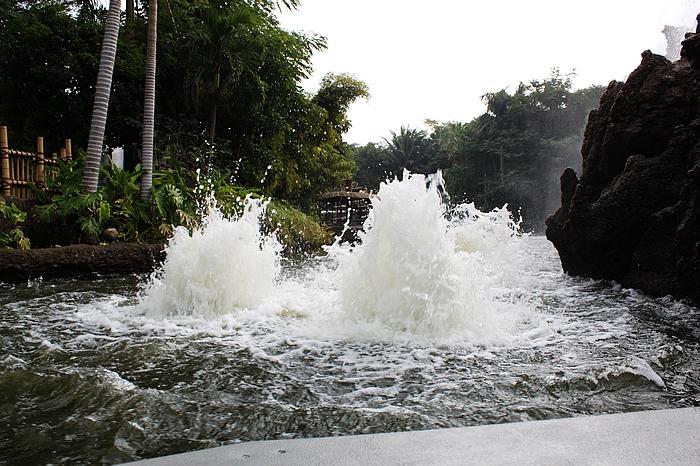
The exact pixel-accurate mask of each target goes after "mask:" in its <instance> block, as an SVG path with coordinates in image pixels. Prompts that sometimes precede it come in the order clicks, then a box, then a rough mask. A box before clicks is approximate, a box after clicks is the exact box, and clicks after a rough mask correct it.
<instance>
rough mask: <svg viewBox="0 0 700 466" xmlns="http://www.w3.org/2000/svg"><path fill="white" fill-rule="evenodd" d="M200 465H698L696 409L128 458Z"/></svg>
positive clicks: (160, 465)
mask: <svg viewBox="0 0 700 466" xmlns="http://www.w3.org/2000/svg"><path fill="white" fill-rule="evenodd" d="M131 464H135V465H140V466H141V465H142V466H164V465H168V466H200V465H239V464H240V465H247V466H258V465H266V466H267V465H271V466H274V465H309V466H312V465H324V466H326V465H382V466H389V465H477V464H478V465H488V464H496V465H501V464H506V465H510V464H513V465H635V466H638V465H662V464H666V465H694V466H698V465H700V408H683V409H672V410H671V409H669V410H661V411H642V412H636V413H624V414H608V415H602V416H585V417H574V418H567V419H554V420H547V421H531V422H520V423H512V424H497V425H488V426H475V427H463V428H455V429H438V430H424V431H415V432H399V433H387V434H371V435H355V436H347V437H327V438H312V439H295V440H269V441H261V442H249V443H240V444H235V445H227V446H223V447H218V448H211V449H208V450H200V451H195V452H190V453H183V454H180V455H173V456H167V457H163V458H156V459H151V460H144V461H138V462H135V463H131Z"/></svg>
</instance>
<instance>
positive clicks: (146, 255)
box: [0, 243, 165, 283]
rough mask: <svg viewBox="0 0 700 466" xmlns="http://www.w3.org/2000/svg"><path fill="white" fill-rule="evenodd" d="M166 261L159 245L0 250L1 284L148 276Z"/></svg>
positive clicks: (74, 246) (162, 249) (76, 246)
mask: <svg viewBox="0 0 700 466" xmlns="http://www.w3.org/2000/svg"><path fill="white" fill-rule="evenodd" d="M163 260H165V250H164V246H163V245H160V244H123V243H120V244H111V245H109V246H88V245H85V244H82V245H80V244H79V245H73V246H65V247H62V248H46V249H31V250H28V251H21V250H15V249H0V282H5V283H22V282H26V281H27V280H30V279H36V278H40V277H42V278H44V279H52V278H94V277H96V276H103V275H128V274H132V273H147V272H150V271H151V270H153V269H154V267H156V266H157V265H158V264H160V263H162V262H163Z"/></svg>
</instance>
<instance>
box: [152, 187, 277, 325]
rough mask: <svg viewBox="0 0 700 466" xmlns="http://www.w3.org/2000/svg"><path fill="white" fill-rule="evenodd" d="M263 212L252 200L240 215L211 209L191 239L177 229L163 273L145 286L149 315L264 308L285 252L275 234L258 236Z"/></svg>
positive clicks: (212, 313)
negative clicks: (280, 253) (225, 215)
mask: <svg viewBox="0 0 700 466" xmlns="http://www.w3.org/2000/svg"><path fill="white" fill-rule="evenodd" d="M265 208H266V204H265V203H264V202H261V201H259V200H254V199H251V198H248V199H246V203H245V208H244V210H243V213H242V215H240V217H237V218H233V219H228V218H225V217H224V216H223V215H222V214H221V212H220V211H219V210H218V209H216V208H215V207H212V208H211V209H210V211H209V215H208V216H207V217H206V219H205V221H204V223H203V227H202V229H200V230H196V231H194V232H193V233H192V234H191V235H190V234H189V233H188V231H187V230H186V229H184V228H182V227H178V228H177V229H176V230H175V235H174V237H173V238H172V240H171V241H170V243H169V245H168V246H167V260H166V262H165V264H164V267H163V270H162V271H161V272H160V273H158V274H156V275H155V276H154V277H152V280H151V282H150V283H149V284H148V285H147V286H146V289H145V291H146V292H145V299H144V302H143V305H144V307H145V308H146V309H147V310H148V312H149V313H151V314H152V315H163V316H172V315H201V316H205V317H213V316H218V315H220V314H224V313H230V312H235V311H236V310H239V309H243V308H255V307H257V306H260V305H261V304H262V303H263V301H264V300H265V299H266V298H268V297H270V296H271V295H272V294H273V291H274V281H275V278H276V277H277V275H278V273H279V252H280V250H281V247H280V245H279V243H278V242H277V240H276V239H275V238H274V236H264V235H262V233H261V232H260V227H259V223H258V222H259V217H260V216H261V215H262V214H263V212H264V210H265Z"/></svg>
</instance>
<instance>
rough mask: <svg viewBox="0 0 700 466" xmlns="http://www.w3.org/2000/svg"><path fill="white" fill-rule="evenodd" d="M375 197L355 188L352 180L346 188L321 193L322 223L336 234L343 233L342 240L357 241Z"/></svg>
mask: <svg viewBox="0 0 700 466" xmlns="http://www.w3.org/2000/svg"><path fill="white" fill-rule="evenodd" d="M373 197H375V195H374V194H370V193H368V192H367V191H363V190H360V189H353V188H352V183H350V182H348V183H346V187H345V189H339V190H336V191H330V192H327V193H324V194H321V195H319V196H318V197H317V200H318V208H319V212H320V218H321V223H323V224H325V225H326V226H327V227H328V228H330V229H331V230H333V232H334V233H335V234H336V236H339V235H342V238H341V241H348V242H355V241H357V239H358V237H357V233H358V231H360V230H362V226H363V225H364V223H365V220H367V217H368V216H369V211H370V209H371V206H372V204H371V199H372V198H373Z"/></svg>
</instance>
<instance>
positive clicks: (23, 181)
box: [0, 126, 73, 199]
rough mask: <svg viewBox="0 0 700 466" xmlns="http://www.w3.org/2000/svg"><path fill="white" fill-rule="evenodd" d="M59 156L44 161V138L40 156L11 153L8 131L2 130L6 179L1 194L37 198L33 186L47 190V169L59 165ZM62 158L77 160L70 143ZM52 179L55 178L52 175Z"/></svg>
mask: <svg viewBox="0 0 700 466" xmlns="http://www.w3.org/2000/svg"><path fill="white" fill-rule="evenodd" d="M57 157H58V155H57V154H56V153H54V154H53V155H52V157H50V158H46V157H44V138H42V137H41V136H40V137H38V138H36V152H22V151H19V150H15V149H10V148H9V144H8V141H7V127H6V126H0V168H1V173H2V179H1V184H0V187H1V189H0V194H2V195H4V196H8V195H9V196H17V197H19V198H22V199H24V198H28V197H33V196H34V191H32V188H31V187H30V185H31V184H34V185H36V186H37V187H39V188H44V187H45V186H46V176H47V175H46V170H45V167H46V166H47V165H58V163H57V162H56V159H57ZM60 158H61V160H63V161H67V160H70V159H72V158H73V154H72V149H71V142H70V139H66V142H65V147H63V148H61V152H60ZM49 176H51V175H50V174H49Z"/></svg>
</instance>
